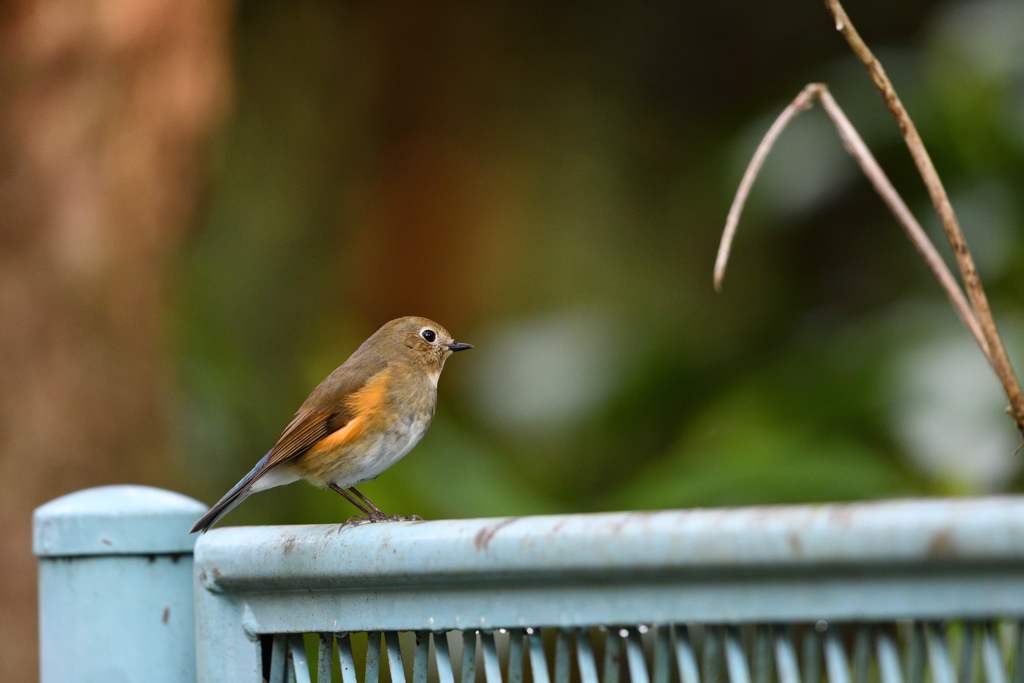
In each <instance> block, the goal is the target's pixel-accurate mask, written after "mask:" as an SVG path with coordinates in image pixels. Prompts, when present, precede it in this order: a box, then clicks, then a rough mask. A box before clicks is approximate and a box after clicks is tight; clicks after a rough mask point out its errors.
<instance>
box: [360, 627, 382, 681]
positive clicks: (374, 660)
mask: <svg viewBox="0 0 1024 683" xmlns="http://www.w3.org/2000/svg"><path fill="white" fill-rule="evenodd" d="M379 680H380V631H368V632H367V633H366V675H365V677H364V678H363V683H378V681H379Z"/></svg>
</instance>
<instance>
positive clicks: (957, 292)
mask: <svg viewBox="0 0 1024 683" xmlns="http://www.w3.org/2000/svg"><path fill="white" fill-rule="evenodd" d="M818 97H819V99H820V100H821V105H822V107H824V108H825V111H826V112H828V115H829V116H830V117H831V118H832V121H833V122H834V123H835V124H836V130H837V131H839V136H840V137H841V138H842V139H843V146H844V147H846V149H847V151H848V152H849V153H850V154H851V155H852V156H853V158H854V159H856V160H857V163H859V164H860V167H861V170H863V171H864V175H866V176H867V177H868V180H870V181H871V184H872V185H873V186H874V187H875V191H876V192H878V194H879V195H881V197H882V201H884V202H885V203H886V205H887V206H888V207H889V210H890V211H892V213H893V215H894V216H896V220H898V221H899V222H900V225H902V226H903V230H904V231H905V232H906V233H907V237H909V238H910V241H911V242H912V243H913V245H914V247H915V248H916V249H917V253H919V254H920V255H921V258H923V259H924V262H925V264H926V265H927V266H928V270H930V271H932V275H934V276H935V279H936V280H938V281H939V285H940V286H941V287H942V289H943V290H944V291H945V292H946V296H948V297H949V300H950V301H951V302H952V304H953V308H955V309H956V312H957V314H958V315H959V316H960V318H961V320H963V321H964V324H965V325H967V329H968V330H970V332H971V334H972V335H973V336H974V339H975V340H976V341H977V342H978V346H980V347H981V352H982V353H984V354H985V357H986V358H988V357H989V346H988V342H987V340H986V339H985V335H984V333H983V332H982V329H981V325H980V324H979V323H978V318H977V317H976V316H975V314H974V311H973V310H972V309H971V306H970V304H969V303H968V302H967V297H965V296H964V292H963V290H962V289H960V285H959V284H958V283H957V281H956V278H955V277H953V273H952V272H950V270H949V267H948V266H947V265H946V262H945V261H944V260H943V258H942V256H940V255H939V252H938V250H937V249H936V248H935V245H933V244H932V242H931V240H930V239H928V235H927V233H925V231H924V228H922V227H921V224H920V223H918V222H917V219H916V218H914V214H912V213H911V212H910V209H909V208H907V205H906V203H905V202H904V201H903V197H901V196H900V195H899V193H898V192H897V191H896V188H895V187H893V185H892V183H891V182H889V178H888V177H887V176H886V175H885V171H883V170H882V167H881V166H879V165H878V162H877V161H876V160H875V157H874V155H873V154H872V153H871V150H869V149H868V147H867V145H865V144H864V141H863V140H862V139H861V137H860V135H859V134H858V133H857V129H856V128H854V127H853V124H852V123H850V120H849V119H848V118H846V114H844V113H843V110H842V109H840V108H839V105H838V104H837V103H836V101H835V99H834V98H833V97H832V93H830V92H829V91H828V89H827V88H824V87H823V88H822V89H821V91H820V93H819V94H818Z"/></svg>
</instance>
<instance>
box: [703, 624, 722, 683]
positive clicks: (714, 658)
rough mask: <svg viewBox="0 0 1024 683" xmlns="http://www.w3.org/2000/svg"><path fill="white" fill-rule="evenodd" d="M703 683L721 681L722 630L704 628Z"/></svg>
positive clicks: (715, 627) (711, 627) (709, 627)
mask: <svg viewBox="0 0 1024 683" xmlns="http://www.w3.org/2000/svg"><path fill="white" fill-rule="evenodd" d="M702 659H703V662H702V663H703V664H704V683H719V682H720V681H721V679H722V629H721V628H720V627H718V626H706V627H704V656H703V657H702Z"/></svg>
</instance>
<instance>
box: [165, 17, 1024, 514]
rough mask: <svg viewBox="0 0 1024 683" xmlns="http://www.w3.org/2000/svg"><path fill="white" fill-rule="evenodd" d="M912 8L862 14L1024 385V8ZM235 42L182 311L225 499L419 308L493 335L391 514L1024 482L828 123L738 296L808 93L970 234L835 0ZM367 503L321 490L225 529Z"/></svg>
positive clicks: (466, 332) (981, 371)
mask: <svg viewBox="0 0 1024 683" xmlns="http://www.w3.org/2000/svg"><path fill="white" fill-rule="evenodd" d="M805 5H806V6H805ZM896 5H898V6H893V4H892V3H882V2H862V3H858V4H851V5H850V6H848V7H847V10H848V11H849V13H850V14H851V16H852V17H853V19H854V21H856V22H857V24H858V27H859V29H860V30H861V33H862V34H863V35H864V36H865V37H866V39H867V40H868V41H869V43H871V44H872V45H873V46H874V47H876V48H877V49H878V53H879V55H880V57H881V58H882V60H883V62H884V63H885V65H886V67H887V69H888V70H889V72H890V74H891V75H892V78H893V80H894V82H895V84H896V86H897V88H898V89H899V90H900V92H901V94H902V96H903V98H904V100H905V102H906V104H907V106H908V108H909V110H910V112H911V115H912V116H913V117H914V118H915V121H916V122H917V124H918V126H919V128H920V129H921V131H922V134H923V136H924V138H925V141H926V143H927V144H928V146H929V150H930V152H931V153H932V155H933V157H934V158H935V160H936V163H937V165H938V167H939V170H940V173H941V174H942V176H943V178H944V180H945V181H946V183H947V187H948V189H949V191H950V194H951V196H952V198H953V203H954V206H955V207H956V208H957V210H958V211H959V212H960V215H961V218H962V222H963V225H964V230H965V232H966V235H967V239H968V242H969V243H970V244H971V245H972V247H973V249H974V250H975V252H976V256H977V260H978V263H979V267H980V269H981V273H982V277H983V279H984V281H985V283H986V285H987V287H988V290H989V293H990V297H991V299H992V301H993V305H994V308H995V310H996V313H997V318H998V322H999V323H1000V324H1001V325H1002V327H1003V329H1004V332H1005V334H1006V336H1007V338H1008V340H1009V344H1010V351H1011V358H1012V359H1013V360H1015V361H1016V362H1017V365H1018V369H1019V370H1024V353H1022V350H1024V349H1022V346H1021V345H1020V344H1019V343H1018V340H1019V338H1020V335H1018V334H1017V332H1016V330H1017V328H1018V326H1019V325H1020V323H1021V322H1022V320H1024V265H1022V263H1024V262H1022V260H1021V259H1020V258H1019V256H1020V250H1021V246H1022V244H1024V225H1022V214H1021V208H1022V207H1021V199H1020V198H1021V197H1022V196H1024V193H1022V189H1024V163H1022V162H1024V32H1021V31H1020V30H1019V27H1020V26H1022V25H1024V6H1022V5H1021V4H1020V3H1019V2H1014V1H1012V0H974V1H968V2H959V3H943V4H935V3H931V2H924V1H923V0H921V1H920V2H913V3H897V4H896ZM235 51H236V88H237V91H236V111H235V115H234V117H233V119H232V120H231V122H230V124H229V125H228V126H227V127H226V128H225V130H224V131H223V134H222V136H221V139H220V140H219V142H218V145H217V148H218V154H217V159H216V162H215V164H214V179H213V183H212V187H211V189H210V193H209V197H208V201H207V204H206V210H205V213H204V216H203V219H202V221H201V222H200V224H199V225H198V226H197V227H196V230H195V231H194V234H193V236H192V239H191V241H190V243H189V244H188V246H187V249H186V251H185V253H184V254H183V257H182V261H181V269H180V280H179V286H178V296H177V300H176V304H175V311H176V314H175V320H174V329H175V330H176V335H177V336H176V339H177V348H178V349H179V354H180V355H179V367H180V368H181V372H180V382H179V386H180V390H179V392H178V394H177V395H176V397H175V400H174V403H175V406H176V411H175V414H176V416H177V420H176V425H177V433H178V437H179V438H178V444H179V458H180V461H181V464H182V467H183V468H185V469H186V470H187V471H188V472H189V473H190V479H191V481H190V487H191V490H190V491H189V493H191V494H193V495H197V496H199V497H201V498H203V499H205V500H207V501H210V502H212V501H213V500H214V499H216V498H217V497H218V496H219V495H220V494H221V493H222V492H223V491H224V490H226V489H227V488H228V487H229V486H230V485H231V484H233V483H234V482H235V481H236V480H237V479H238V478H240V477H241V476H242V474H244V473H245V472H246V471H248V469H249V468H250V467H251V466H252V464H253V463H254V462H255V461H256V460H257V459H258V458H259V457H260V456H261V455H262V454H263V453H264V452H266V450H267V449H269V448H270V447H271V446H272V445H273V443H274V441H275V440H276V438H277V436H278V434H279V433H280V431H281V429H282V428H283V427H284V425H285V424H286V423H287V422H288V420H289V418H290V417H291V414H292V413H293V411H294V410H295V409H296V408H297V407H298V405H299V404H300V403H301V402H302V400H303V399H304V398H305V396H306V395H307V393H308V392H309V391H310V390H312V389H313V387H315V386H316V384H317V383H318V382H319V381H320V380H321V379H322V378H323V377H324V376H326V375H327V373H329V372H330V371H331V370H332V369H333V368H334V367H335V366H337V365H338V364H340V363H341V362H342V361H344V360H345V358H346V357H347V356H348V354H349V353H351V352H352V351H353V350H354V349H355V348H356V346H357V345H358V344H359V343H360V342H361V341H362V339H364V338H365V337H366V336H368V335H369V334H370V333H372V332H373V331H374V330H375V329H376V328H377V327H378V326H379V325H380V324H382V323H384V322H385V321H387V320H389V319H391V318H394V317H398V316H401V315H412V314H415V315H424V316H428V317H431V318H434V319H436V320H438V321H439V322H441V323H442V324H444V325H445V326H446V327H448V328H449V329H450V330H451V331H452V332H453V334H454V335H455V336H456V338H457V339H459V340H462V341H469V342H472V343H474V344H475V345H476V349H475V350H474V351H472V352H471V353H468V354H461V355H460V356H458V357H455V358H453V359H452V360H451V361H450V362H449V364H448V367H447V369H446V371H445V376H444V378H443V380H442V382H441V386H440V404H439V409H438V414H437V418H436V420H435V423H434V426H433V427H432V428H431V430H430V432H429V433H428V435H427V436H426V438H425V439H424V441H423V442H422V443H421V445H420V446H419V447H418V448H417V449H416V450H415V451H414V452H413V453H412V454H411V455H410V456H409V457H407V458H406V459H405V460H403V461H402V462H401V463H399V464H398V465H396V466H395V467H394V468H393V469H392V470H390V471H388V472H387V473H385V474H384V475H383V476H381V478H380V479H379V480H378V481H376V482H373V483H371V484H368V485H366V486H365V489H364V490H365V492H366V493H367V495H368V496H370V497H371V498H372V499H373V500H375V501H376V502H377V503H378V505H380V506H381V507H383V508H384V509H386V510H388V511H393V512H396V513H401V514H411V513H418V514H422V515H423V516H425V517H428V518H430V517H434V518H436V517H459V516H478V515H481V516H482V515H511V514H530V513H544V512H566V511H586V510H604V509H621V508H661V507H678V506H694V505H727V504H752V503H784V502H802V501H826V500H849V499H863V498H878V497H890V496H905V495H930V494H964V493H978V492H987V491H1000V490H1008V489H1012V488H1017V487H1018V485H1019V484H1017V483H1015V476H1016V473H1017V472H1018V470H1019V466H1018V462H1019V460H1018V458H1017V457H1015V456H1014V455H1013V449H1014V448H1015V447H1016V445H1017V442H1016V440H1015V439H1016V434H1015V430H1014V428H1013V425H1012V423H1011V422H1010V420H1009V419H1007V418H1006V417H1005V415H1003V413H1002V408H1003V404H1004V403H1005V398H1004V397H1003V396H1002V394H1001V389H1000V387H999V385H998V383H997V382H996V380H995V378H994V376H993V375H992V373H991V371H989V370H988V369H987V367H986V366H985V364H984V362H983V360H982V357H981V355H980V353H979V352H978V351H977V349H975V348H973V342H972V341H971V339H970V337H969V335H968V334H967V332H966V331H965V330H964V329H962V328H961V326H960V325H959V323H958V321H957V319H956V317H955V315H954V314H953V312H952V310H951V309H950V308H949V307H948V306H947V305H946V304H944V302H943V300H942V297H941V294H940V292H939V290H938V287H937V286H936V285H935V284H934V283H933V282H931V281H930V279H929V275H928V274H927V272H926V270H925V268H924V266H923V265H922V264H921V263H920V261H919V259H918V258H917V256H916V254H915V252H914V251H913V249H912V248H911V247H910V245H909V244H908V243H907V242H906V240H905V239H904V238H903V236H902V234H901V233H900V232H899V229H898V227H897V225H896V223H895V221H894V219H893V218H892V217H891V216H889V215H888V214H887V213H886V211H885V209H884V207H883V206H882V204H881V202H880V201H879V200H878V199H877V197H875V196H874V195H873V193H872V191H871V190H870V188H869V186H868V185H867V183H866V182H865V181H864V180H863V178H862V177H861V176H860V175H859V172H858V171H857V169H856V166H855V164H854V162H853V161H852V160H851V159H850V158H849V157H848V156H847V155H846V154H845V152H844V151H843V150H842V147H841V145H840V144H839V141H838V139H837V138H836V136H835V134H834V132H833V131H832V130H831V128H830V124H829V123H828V121H827V119H826V118H825V117H824V115H823V114H822V113H821V112H819V111H811V112H809V113H807V114H805V115H804V116H803V117H802V118H801V119H799V120H798V121H797V122H796V123H795V124H794V125H793V127H792V128H791V129H790V130H789V131H787V133H786V134H785V135H784V136H783V138H782V140H781V141H780V143H779V145H778V146H777V149H776V151H775V152H774V155H773V156H772V157H771V158H770V160H769V162H768V164H767V165H766V167H765V170H764V173H763V174H762V177H761V179H760V181H759V183H758V184H757V186H756V188H755V192H754V196H753V197H752V199H751V202H750V204H749V205H748V210H747V213H746V215H745V217H744V219H743V221H742V222H741V226H740V233H739V237H738V240H737V243H736V246H735V248H734V254H733V262H732V264H731V265H730V271H729V274H728V277H727V279H726V282H725V292H724V293H723V294H721V295H716V294H715V293H714V292H713V291H712V288H711V267H712V263H713V259H714V251H715V248H716V246H717V240H718V236H719V233H720V230H721V227H722V225H723V222H724V217H725V213H726V211H727V208H728V203H729V201H730V200H731V197H732V193H733V191H734V190H735V186H736V184H737V183H738V181H739V176H740V173H741V172H742V168H743V167H744V165H745V164H746V161H747V160H748V158H749V156H750V154H751V152H752V150H753V147H754V145H756V143H757V141H758V139H759V138H760V136H761V135H762V134H763V133H764V131H765V130H766V128H767V126H768V125H769V122H770V121H771V119H772V118H773V117H774V116H775V115H776V113H777V112H778V111H779V110H780V109H781V108H782V107H783V106H784V105H785V103H786V102H787V101H788V100H789V99H790V98H791V97H793V96H794V95H795V94H796V93H797V91H798V90H799V88H800V87H802V86H803V85H804V83H805V82H808V81H811V80H815V81H825V82H827V83H829V85H830V87H831V88H832V90H833V92H834V94H835V96H836V99H837V100H838V101H839V103H840V105H841V106H842V107H844V108H845V110H846V111H847V113H848V115H849V116H850V118H851V119H852V120H853V122H854V124H855V125H856V126H857V127H858V128H859V130H860V131H861V133H862V135H863V136H864V138H865V140H866V141H867V142H868V144H869V146H871V147H872V149H873V150H874V151H875V153H876V155H877V156H878V158H879V160H880V161H881V163H882V165H883V167H885V168H886V169H887V171H888V172H889V173H890V175H891V176H892V177H893V179H894V181H895V183H896V185H897V187H898V188H900V190H901V191H903V192H904V193H905V197H906V199H907V201H908V203H910V205H911V206H912V207H913V208H915V209H916V213H917V214H918V216H920V217H922V220H923V222H924V223H925V224H928V225H931V229H932V232H933V234H934V235H935V238H936V240H937V241H938V240H942V236H941V232H940V231H939V229H938V224H937V221H935V220H934V219H933V218H931V217H930V216H931V210H930V207H929V206H928V204H927V198H926V196H925V194H924V192H923V189H922V187H921V183H920V180H919V179H918V178H917V177H916V175H915V173H914V170H913V167H912V164H911V162H910V160H909V157H908V155H907V153H906V150H905V148H904V147H903V144H902V141H901V139H900V138H899V134H898V131H897V129H896V126H895V124H894V123H893V122H892V121H891V120H890V119H889V117H888V114H887V112H886V110H885V109H884V106H883V105H882V102H881V100H880V99H879V97H878V96H877V94H876V93H875V92H874V91H873V88H872V86H871V84H870V82H869V80H868V78H867V76H866V74H865V73H864V72H863V70H862V69H861V67H860V66H859V65H858V64H857V63H855V62H854V60H853V59H852V58H851V57H850V56H848V54H847V50H846V48H845V46H844V44H842V42H841V40H840V38H839V37H838V36H837V35H836V34H835V33H834V31H833V30H832V26H831V23H830V20H829V18H828V16H827V15H826V13H825V11H824V9H823V8H821V7H820V6H818V5H817V4H815V3H809V4H806V3H804V4H800V3H783V4H779V3H769V2H755V3H743V4H742V6H735V7H731V6H726V5H724V4H723V5H722V6H718V5H715V4H714V3H712V4H708V3H690V4H685V5H684V4H680V3H668V2H655V3H646V4H643V5H635V4H633V3H599V4H590V3H566V4H555V5H549V4H546V3H532V4H531V3H525V4H524V3H515V4H508V5H502V4H486V3H485V4H483V5H479V6H478V5H476V4H472V3H439V4H434V3H431V4H428V5H424V6H420V7H415V6H410V5H397V4H376V3H366V4H359V3H340V2H328V1H325V0H299V1H296V2H282V1H280V0H275V1H271V0H264V1H258V2H257V1H251V2H245V3H242V4H241V6H240V8H239V14H238V24H237V33H236V49H235ZM940 249H941V250H944V251H948V250H947V249H946V247H945V245H944V241H943V242H942V243H941V244H940ZM353 512H354V510H352V509H350V507H349V506H348V504H347V503H345V502H344V501H343V500H341V499H340V498H339V497H338V496H336V495H334V494H332V493H330V492H322V491H317V490H315V489H312V488H310V487H308V486H305V485H302V484H297V485H293V486H289V487H285V488H283V489H277V490H274V491H271V492H267V493H262V494H260V495H259V496H257V497H254V498H252V499H250V500H249V501H248V502H247V503H246V504H245V505H243V506H241V507H240V508H239V510H238V511H237V512H236V513H233V515H232V517H231V519H230V520H229V523H288V522H330V521H341V520H343V519H345V518H347V517H348V515H349V514H351V513H353Z"/></svg>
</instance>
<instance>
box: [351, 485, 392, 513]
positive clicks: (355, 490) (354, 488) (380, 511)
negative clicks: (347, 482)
mask: <svg viewBox="0 0 1024 683" xmlns="http://www.w3.org/2000/svg"><path fill="white" fill-rule="evenodd" d="M348 490H349V491H351V492H352V493H354V494H356V495H357V496H359V500H361V501H363V502H364V503H366V504H367V505H369V506H370V509H371V510H373V511H374V512H376V513H378V514H379V515H381V516H382V517H387V513H385V512H384V511H383V510H381V509H380V508H379V507H377V506H376V505H374V504H373V503H372V502H370V499H369V498H367V497H366V496H364V495H363V494H361V493H359V489H357V488H356V487H355V486H350V487H348Z"/></svg>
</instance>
